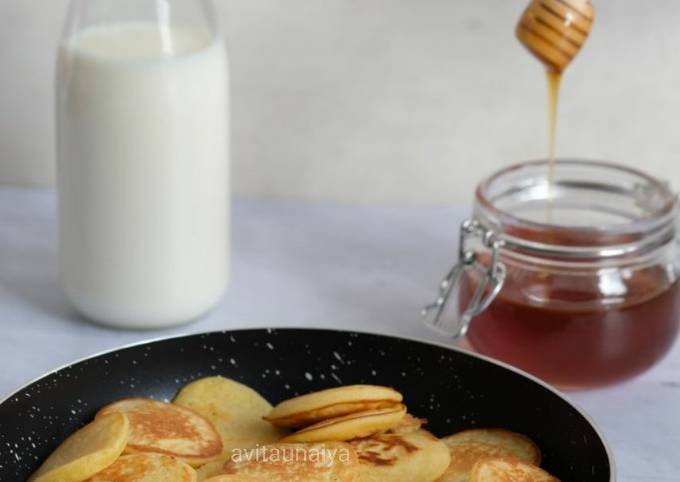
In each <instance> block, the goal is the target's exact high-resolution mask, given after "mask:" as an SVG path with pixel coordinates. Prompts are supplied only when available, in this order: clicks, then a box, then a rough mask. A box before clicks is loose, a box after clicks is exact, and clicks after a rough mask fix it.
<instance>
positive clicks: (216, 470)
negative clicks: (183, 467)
mask: <svg viewBox="0 0 680 482" xmlns="http://www.w3.org/2000/svg"><path fill="white" fill-rule="evenodd" d="M226 460H227V459H225V458H222V457H220V458H219V459H218V460H214V461H212V462H208V463H207V464H205V465H201V466H200V467H199V468H197V469H196V480H198V482H203V481H204V480H208V479H210V478H211V477H215V476H216V475H220V474H222V473H224V470H223V469H224V464H225V463H226Z"/></svg>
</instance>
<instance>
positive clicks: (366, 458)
mask: <svg viewBox="0 0 680 482" xmlns="http://www.w3.org/2000/svg"><path fill="white" fill-rule="evenodd" d="M350 443H351V444H352V446H354V448H355V450H356V451H357V456H358V457H359V479H358V481H357V482H392V481H394V482H433V481H435V480H437V478H438V477H439V476H440V475H441V474H442V473H443V472H444V470H446V467H448V465H449V460H450V456H449V451H448V449H447V448H446V445H444V444H443V443H442V442H441V441H440V440H439V439H437V438H436V437H435V436H433V435H432V434H431V433H429V432H427V431H425V430H418V431H415V432H410V433H405V434H389V433H388V434H381V435H374V436H372V437H369V438H365V439H360V440H354V441H352V442H350Z"/></svg>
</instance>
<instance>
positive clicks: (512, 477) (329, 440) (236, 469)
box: [30, 377, 557, 482]
mask: <svg viewBox="0 0 680 482" xmlns="http://www.w3.org/2000/svg"><path fill="white" fill-rule="evenodd" d="M424 423H425V421H424V420H421V419H419V418H417V417H415V416H413V415H410V414H408V412H407V408H406V406H405V405H404V404H403V397H402V395H401V394H400V393H399V392H397V391H396V390H394V389H392V388H388V387H382V386H375V385H352V386H344V387H336V388H330V389H327V390H322V391H320V392H314V393H310V394H306V395H302V396H299V397H295V398H292V399H290V400H286V401H284V402H281V403H280V404H279V405H277V406H276V407H273V408H272V406H271V405H270V404H269V402H267V400H265V399H264V398H263V397H261V396H260V395H259V394H258V393H257V392H255V391H254V390H252V389H251V388H249V387H247V386H245V385H242V384H240V383H238V382H235V381H233V380H229V379H226V378H222V377H210V378H203V379H200V380H197V381H195V382H192V383H190V384H189V385H187V386H186V387H184V388H183V389H182V390H181V391H180V392H179V393H178V395H177V397H176V398H175V400H174V401H173V402H172V403H169V402H162V401H157V400H151V399H144V398H131V399H125V400H120V401H118V402H115V403H112V404H111V405H108V406H106V407H104V408H103V409H101V410H100V411H99V413H98V414H97V415H96V417H95V419H94V421H93V422H91V423H90V424H88V425H86V426H85V427H83V428H82V429H81V430H79V431H78V432H76V433H75V434H73V435H71V436H70V437H69V438H68V439H66V440H65V441H64V442H63V443H62V444H61V446H59V448H58V449H57V450H56V451H55V452H54V453H53V454H52V455H51V456H50V457H49V458H48V459H47V460H46V461H45V462H44V463H43V465H42V466H41V467H40V468H39V469H38V471H37V472H36V473H35V474H34V475H33V476H32V477H31V479H30V480H31V482H157V481H158V482H161V481H162V482H198V481H206V482H279V481H281V482H283V481H291V482H292V481H299V482H390V481H396V482H468V481H471V482H513V481H516V482H542V481H546V482H554V481H556V480H557V479H555V478H553V477H551V476H550V475H548V474H547V473H546V472H544V471H543V470H541V469H540V468H538V465H539V463H540V451H539V449H538V447H536V445H535V444H534V443H533V442H532V441H531V440H530V439H528V438H526V437H524V436H522V435H519V434H515V433H512V432H509V431H507V430H502V429H485V430H479V429H478V430H467V431H464V432H459V433H457V434H454V435H451V436H449V437H445V438H443V439H438V438H437V437H435V436H434V435H432V434H431V433H429V432H428V431H426V430H424V429H423V428H422V426H423V424H424Z"/></svg>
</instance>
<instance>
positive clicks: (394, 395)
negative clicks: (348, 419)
mask: <svg viewBox="0 0 680 482" xmlns="http://www.w3.org/2000/svg"><path fill="white" fill-rule="evenodd" d="M402 399H403V397H402V396H401V393H399V392H397V391H396V390H394V389H392V388H389V387H382V386H379V385H346V386H343V387H336V388H329V389H327V390H321V391H319V392H313V393H308V394H306V395H301V396H299V397H295V398H291V399H290V400H286V401H284V402H281V403H279V404H278V405H277V406H276V407H274V408H273V410H272V411H271V412H270V413H269V415H267V416H266V417H265V419H266V420H268V421H270V422H271V423H272V424H274V425H276V426H277V427H291V428H303V427H307V426H309V425H313V424H315V423H317V422H320V421H322V420H326V419H329V418H335V417H342V416H344V415H348V414H350V413H355V412H363V411H366V410H375V409H380V408H386V407H391V406H394V405H397V404H400V403H401V401H402Z"/></svg>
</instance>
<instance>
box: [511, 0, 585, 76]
mask: <svg viewBox="0 0 680 482" xmlns="http://www.w3.org/2000/svg"><path fill="white" fill-rule="evenodd" d="M594 13H595V12H594V10H593V5H592V3H591V1H590V0H532V2H531V3H530V4H529V6H528V7H527V8H526V10H525V11H524V13H523V14H522V17H521V18H520V19H519V22H518V23H517V30H516V34H517V38H518V39H519V41H520V42H522V44H523V45H524V46H525V47H526V48H527V49H528V50H529V51H530V52H531V53H532V54H534V55H535V56H536V57H537V58H538V59H539V60H540V61H541V62H543V63H544V64H545V66H546V67H547V68H548V69H549V70H552V71H553V72H562V71H563V70H564V69H565V67H566V66H567V65H568V64H569V62H571V61H572V59H573V58H574V57H575V56H576V54H577V53H578V52H579V50H581V47H582V46H583V44H584V42H585V41H586V39H587V38H588V34H589V33H590V29H591V27H592V25H593V18H594Z"/></svg>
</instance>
